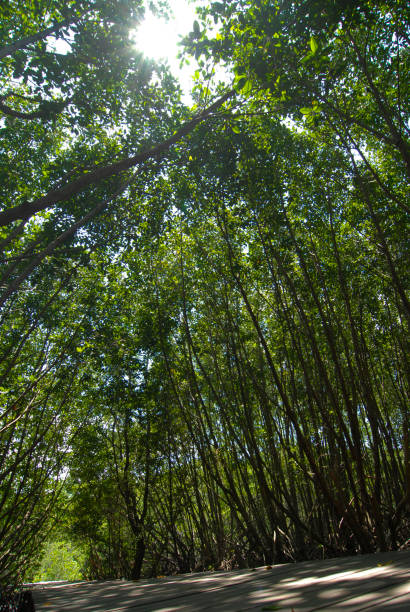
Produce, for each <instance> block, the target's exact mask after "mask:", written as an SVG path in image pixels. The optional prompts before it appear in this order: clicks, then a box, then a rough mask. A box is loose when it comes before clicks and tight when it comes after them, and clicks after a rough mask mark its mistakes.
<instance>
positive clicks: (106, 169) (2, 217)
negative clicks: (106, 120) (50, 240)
mask: <svg viewBox="0 0 410 612" xmlns="http://www.w3.org/2000/svg"><path fill="white" fill-rule="evenodd" d="M234 95H235V92H234V91H233V90H230V91H229V92H227V93H226V94H225V95H223V96H222V97H220V98H218V100H216V102H214V103H213V104H211V105H210V106H209V107H208V108H206V109H205V110H204V111H202V112H201V113H199V114H198V115H196V116H195V117H193V119H191V120H190V121H188V122H187V123H185V124H184V125H183V126H182V127H180V129H179V130H177V131H176V132H175V134H173V135H172V136H170V137H169V138H167V139H166V140H164V141H163V142H161V143H160V144H158V145H156V146H154V147H152V148H151V149H148V150H147V151H142V152H141V153H137V154H136V155H134V156H132V157H128V158H126V159H122V160H120V161H118V162H116V163H114V164H110V165H108V166H102V167H97V168H95V169H94V170H92V171H91V172H88V173H87V174H85V175H83V176H80V177H79V178H77V179H76V180H74V181H72V182H71V183H69V184H68V185H64V186H63V187H59V188H57V189H54V190H52V191H49V192H48V193H47V194H46V195H44V196H43V197H41V198H37V200H33V201H32V202H27V201H26V202H23V204H20V205H19V206H14V207H13V208H9V209H7V210H4V211H2V212H0V226H4V225H8V224H9V223H12V222H13V221H16V220H17V219H29V218H30V217H32V216H33V215H34V214H35V213H36V212H39V211H41V210H45V209H46V208H49V207H50V206H53V205H54V204H58V202H64V201H66V200H68V199H70V198H71V197H73V196H74V195H76V194H78V193H81V192H82V191H84V189H86V188H87V187H89V186H90V185H95V184H96V183H99V182H101V181H103V180H104V179H107V178H110V177H111V176H115V175H117V174H119V173H120V172H123V171H124V170H129V169H130V168H132V167H134V166H136V165H138V164H141V163H143V162H145V161H147V160H148V159H151V158H157V157H160V156H161V155H162V154H163V153H164V152H165V151H168V149H170V148H171V147H172V146H173V145H174V144H176V143H177V142H178V141H179V140H181V139H182V138H183V137H184V136H187V135H188V134H190V132H192V130H193V129H194V128H195V127H196V126H197V125H198V124H199V123H201V122H202V121H204V120H205V119H207V118H208V117H209V116H210V115H211V114H212V113H213V112H214V111H215V110H217V109H218V108H219V107H220V106H222V104H224V102H226V101H227V100H228V99H229V98H231V97H233V96H234Z"/></svg>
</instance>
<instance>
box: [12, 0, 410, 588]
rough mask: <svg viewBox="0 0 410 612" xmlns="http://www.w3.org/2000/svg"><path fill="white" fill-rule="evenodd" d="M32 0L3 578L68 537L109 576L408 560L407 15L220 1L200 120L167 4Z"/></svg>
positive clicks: (16, 182)
mask: <svg viewBox="0 0 410 612" xmlns="http://www.w3.org/2000/svg"><path fill="white" fill-rule="evenodd" d="M15 5H16V3H15V2H12V1H10V2H7V3H6V4H5V6H4V7H3V6H2V7H1V8H0V15H1V17H2V20H1V21H2V23H7V24H8V25H7V27H5V28H4V29H2V30H1V31H0V36H1V41H2V48H3V53H2V51H1V50H0V58H1V65H0V86H1V93H0V114H2V118H1V126H0V138H1V144H2V150H1V151H2V152H1V153H0V173H1V176H2V181H1V186H0V188H1V190H2V203H1V210H0V224H1V229H0V244H1V247H2V252H1V255H0V257H1V259H0V277H1V283H0V285H1V292H2V293H1V295H0V306H1V313H0V321H1V328H0V393H1V395H0V401H1V406H0V408H1V411H2V412H1V419H0V483H1V484H0V581H5V582H10V581H12V580H15V581H17V580H19V579H22V578H23V577H24V576H25V575H30V571H31V570H30V568H31V567H35V565H36V563H37V562H38V558H39V554H40V552H41V543H43V542H45V541H46V539H47V535H48V533H49V531H50V529H52V528H53V527H54V525H55V524H56V523H57V524H58V529H59V533H63V534H64V538H67V540H69V541H71V542H74V543H75V544H76V545H77V546H78V547H79V548H81V550H82V553H83V555H84V559H83V575H84V576H85V577H88V578H108V577H118V578H119V577H124V576H126V577H131V578H138V577H139V576H140V575H141V573H144V574H146V575H158V574H164V573H172V572H183V571H191V570H193V569H208V568H218V567H223V568H230V567H236V566H245V565H251V564H258V563H259V564H260V563H265V562H266V563H268V562H269V563H271V562H283V561H289V560H291V561H294V560H301V559H309V558H316V557H322V556H325V555H341V554H349V553H351V554H353V553H357V552H371V551H375V550H379V549H381V550H388V549H397V548H399V547H400V546H403V545H404V544H405V542H406V538H407V537H408V531H409V526H410V448H409V411H408V391H409V387H408V384H409V381H408V372H409V367H408V365H409V364H408V354H409V353H408V340H407V338H408V324H409V318H410V311H409V300H408V276H407V274H406V264H407V261H408V242H407V225H408V220H407V215H408V176H409V159H410V155H409V150H410V149H409V139H408V136H409V129H408V119H409V106H408V104H409V96H408V93H409V92H408V83H409V79H408V71H409V66H408V57H409V53H408V41H409V13H408V7H407V3H405V2H401V1H398V0H394V1H393V0H391V1H390V0H386V1H380V2H373V1H371V0H367V1H363V2H339V1H337V0H329V1H326V2H323V1H321V2H317V1H316V0H305V1H303V2H292V1H291V0H283V1H282V2H281V1H277V2H274V1H270V0H258V2H250V1H249V2H248V1H247V0H229V1H227V0H226V1H225V2H211V3H209V5H207V6H202V8H201V9H200V10H199V11H198V22H195V24H194V26H193V31H192V32H191V34H189V35H188V36H187V37H186V39H185V49H186V53H191V54H193V55H195V57H196V58H197V59H198V61H199V63H200V70H199V71H198V75H197V84H196V86H195V89H194V97H195V107H194V108H192V109H189V108H187V107H185V106H184V105H183V103H182V102H181V97H180V89H179V86H178V84H177V83H175V81H174V79H173V78H172V77H171V76H170V74H169V72H168V70H167V68H166V66H162V65H154V64H153V63H152V62H150V61H148V60H146V59H144V57H143V55H142V54H141V53H140V52H139V51H137V50H136V49H135V48H134V47H133V45H132V44H131V43H130V42H129V39H128V35H129V32H130V30H131V29H132V28H133V27H135V24H136V23H137V21H138V19H140V18H141V16H142V14H143V6H142V3H140V2H138V1H136V0H135V1H128V2H126V1H125V0H112V1H111V2H99V1H97V0H88V1H85V0H84V2H74V1H73V2H69V3H64V9H61V6H60V5H61V3H53V2H51V3H50V2H42V1H39V2H35V3H34V2H28V1H27V2H25V3H18V6H19V7H21V10H20V8H19V10H16V6H15ZM23 5H24V6H23ZM156 8H157V10H162V9H163V7H162V6H161V3H159V2H158V3H157V5H156ZM56 24H59V26H58V27H57V25H56ZM212 24H217V25H218V28H217V29H216V30H215V28H213V27H212ZM50 28H51V29H53V33H52V34H51V37H52V38H54V39H55V38H58V37H60V38H65V39H66V45H67V48H68V51H67V52H65V53H61V52H58V51H57V49H58V45H57V44H56V43H55V42H54V43H53V42H50V38H48V39H47V41H48V42H46V39H45V35H48V34H49V29H50ZM44 32H45V33H46V34H44ZM18 41H20V43H19V44H17V43H18ZM127 41H128V42H127ZM218 64H221V65H223V66H224V67H225V73H226V74H227V75H232V82H227V83H226V84H223V83H219V84H216V85H213V83H214V81H216V78H217V75H218V71H215V67H217V66H218ZM226 78H227V80H229V79H231V77H230V76H227V77H226ZM201 83H203V85H201ZM205 84H206V85H205ZM53 554H54V553H53ZM50 557H51V552H50ZM27 572H28V574H27Z"/></svg>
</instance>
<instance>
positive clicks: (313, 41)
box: [310, 36, 319, 55]
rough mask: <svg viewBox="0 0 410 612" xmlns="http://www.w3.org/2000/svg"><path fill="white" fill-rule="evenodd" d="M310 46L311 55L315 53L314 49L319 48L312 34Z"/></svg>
mask: <svg viewBox="0 0 410 612" xmlns="http://www.w3.org/2000/svg"><path fill="white" fill-rule="evenodd" d="M310 48H311V51H312V55H315V53H316V51H317V50H318V49H319V45H318V44H317V42H316V39H315V38H313V36H312V38H311V39H310Z"/></svg>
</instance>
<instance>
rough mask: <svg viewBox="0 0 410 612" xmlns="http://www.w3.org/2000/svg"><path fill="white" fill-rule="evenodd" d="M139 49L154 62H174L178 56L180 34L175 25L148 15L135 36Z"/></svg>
mask: <svg viewBox="0 0 410 612" xmlns="http://www.w3.org/2000/svg"><path fill="white" fill-rule="evenodd" d="M134 40H135V44H136V45H137V48H138V49H139V50H140V51H142V52H143V54H144V55H145V56H146V57H150V58H152V59H154V60H163V59H167V60H169V61H171V60H173V59H174V58H175V56H176V54H177V43H178V33H177V31H176V28H175V23H174V22H172V21H169V22H166V21H164V20H162V19H158V18H157V17H155V16H154V15H148V16H147V17H146V19H144V21H143V22H142V23H141V25H140V27H139V28H138V29H137V30H136V32H135V35H134Z"/></svg>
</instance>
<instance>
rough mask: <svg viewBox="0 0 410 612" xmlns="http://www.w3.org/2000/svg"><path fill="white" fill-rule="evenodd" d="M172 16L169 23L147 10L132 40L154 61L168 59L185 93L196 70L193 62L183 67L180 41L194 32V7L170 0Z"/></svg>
mask: <svg viewBox="0 0 410 612" xmlns="http://www.w3.org/2000/svg"><path fill="white" fill-rule="evenodd" d="M170 6H171V10H172V13H173V17H171V19H170V20H169V21H166V20H165V19H158V18H156V17H155V16H154V15H153V14H152V13H150V12H148V11H147V16H146V18H145V20H144V21H143V22H142V24H141V25H140V26H139V28H138V30H136V32H135V34H134V36H133V38H134V40H135V43H136V45H137V47H138V48H139V49H140V50H141V51H143V52H144V55H146V56H147V57H151V58H153V59H155V60H159V59H167V60H168V63H169V65H170V68H171V70H172V73H173V74H174V76H175V77H177V78H178V79H179V81H180V83H181V86H182V88H183V89H184V90H186V91H187V90H189V89H190V87H191V78H192V75H193V73H194V72H195V70H196V69H197V65H196V62H195V61H194V60H193V59H192V60H191V62H190V65H189V66H183V67H182V68H180V60H178V59H177V55H178V52H179V48H178V42H179V41H180V39H181V37H182V36H186V35H187V34H188V33H189V32H191V30H192V24H193V23H194V21H195V6H194V5H193V4H192V3H189V2H188V0H170Z"/></svg>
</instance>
